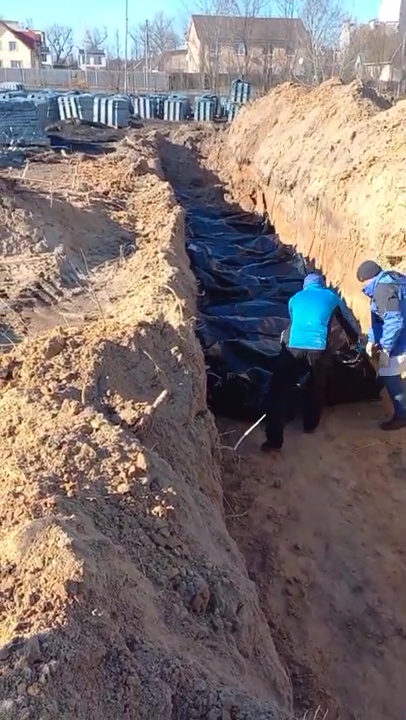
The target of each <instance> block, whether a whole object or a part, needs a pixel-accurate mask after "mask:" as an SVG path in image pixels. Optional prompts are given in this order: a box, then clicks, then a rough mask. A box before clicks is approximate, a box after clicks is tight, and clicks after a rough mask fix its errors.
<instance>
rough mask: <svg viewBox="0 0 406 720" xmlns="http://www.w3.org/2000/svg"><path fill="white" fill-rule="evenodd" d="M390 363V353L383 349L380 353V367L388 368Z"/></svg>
mask: <svg viewBox="0 0 406 720" xmlns="http://www.w3.org/2000/svg"><path fill="white" fill-rule="evenodd" d="M389 365H390V355H389V353H388V352H387V350H381V351H380V353H379V367H380V368H387V367H389Z"/></svg>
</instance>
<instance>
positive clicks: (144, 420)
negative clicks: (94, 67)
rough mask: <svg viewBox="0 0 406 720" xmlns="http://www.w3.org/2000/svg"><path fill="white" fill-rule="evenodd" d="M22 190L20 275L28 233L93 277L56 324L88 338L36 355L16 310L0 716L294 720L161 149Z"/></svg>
mask: <svg viewBox="0 0 406 720" xmlns="http://www.w3.org/2000/svg"><path fill="white" fill-rule="evenodd" d="M68 171H69V173H70V176H69V174H68ZM29 172H31V173H32V175H31V176H30V175H29V173H28V172H27V174H26V176H25V177H24V178H21V179H19V180H16V181H14V182H15V184H14V187H13V189H12V190H11V189H10V178H7V177H6V178H4V179H3V183H4V185H5V190H4V193H5V198H6V212H8V213H9V216H8V225H7V228H8V231H7V232H8V234H6V233H5V232H4V233H3V247H4V248H5V249H6V251H7V252H8V253H14V257H15V258H16V259H17V261H18V263H21V264H22V265H23V264H24V263H25V262H28V261H27V259H26V258H28V257H31V256H30V236H29V229H30V228H31V227H34V226H37V225H39V227H40V228H46V230H45V231H44V236H45V237H46V238H48V239H49V238H50V237H51V236H52V234H51V233H50V230H51V229H52V228H56V230H55V234H57V237H58V242H59V240H61V242H62V244H63V246H64V254H66V256H67V257H74V258H75V259H77V261H78V262H79V261H80V257H83V255H82V252H81V251H83V253H84V254H85V256H87V258H88V261H87V264H89V263H90V260H91V261H92V262H94V267H89V272H87V270H86V267H85V268H84V270H83V272H84V278H85V280H86V281H87V286H86V287H85V288H84V289H83V288H81V287H80V286H79V291H80V293H79V294H78V295H77V296H75V297H74V298H73V299H72V300H71V304H69V303H68V301H67V298H66V297H63V298H62V299H61V300H60V301H59V304H57V305H56V307H55V309H54V313H55V317H56V316H57V315H58V313H60V312H61V311H60V307H61V306H62V305H63V304H64V303H65V305H67V307H68V309H69V308H70V307H72V306H73V307H74V308H75V311H76V312H77V318H76V323H77V324H76V325H75V324H74V323H73V322H72V321H71V319H70V317H68V318H66V316H65V319H67V323H66V324H65V326H64V327H58V328H55V329H54V330H52V331H51V333H50V334H47V335H45V336H40V337H36V333H37V332H38V329H39V327H40V326H41V322H39V321H38V312H37V307H36V306H35V305H34V307H32V306H31V307H29V306H28V305H27V304H24V303H22V306H21V308H20V311H19V314H18V318H21V316H22V315H24V328H25V333H26V335H27V339H26V340H24V342H23V343H22V344H21V345H19V346H17V347H16V348H14V349H12V350H11V352H9V353H8V354H5V355H3V356H2V360H1V372H0V378H1V390H0V408H1V412H0V418H1V419H0V425H1V427H0V457H1V460H2V481H1V485H0V493H1V498H0V508H1V510H0V514H1V535H0V556H1V596H2V598H3V602H2V604H1V607H0V613H1V622H0V625H1V645H0V672H1V676H0V677H1V697H0V715H1V717H4V718H11V719H15V720H39V719H40V718H41V719H43V720H45V719H47V720H56V719H57V718H58V720H59V719H61V718H66V720H68V719H69V720H71V719H73V718H75V720H80V719H82V718H83V720H84V719H86V720H99V719H101V718H113V717H120V718H123V719H124V718H128V719H130V718H133V719H134V720H135V719H136V720H141V719H142V718H146V719H147V718H148V719H150V720H158V719H159V718H162V720H169V719H170V718H173V719H174V720H175V719H179V720H182V719H184V720H189V718H209V719H210V720H233V719H234V718H238V720H243V719H244V718H245V719H246V720H249V719H251V718H252V720H254V719H255V720H256V719H258V720H261V719H262V720H271V719H275V720H276V719H278V720H282V719H283V718H286V719H287V718H288V717H290V706H291V687H290V683H289V680H288V678H287V675H286V673H285V671H284V669H283V668H282V665H281V663H280V661H279V658H278V655H277V653H276V651H275V648H274V644H273V640H272V636H271V632H270V630H269V627H268V625H267V623H266V620H265V617H264V615H263V613H262V611H261V610H260V607H259V601H258V596H257V592H256V589H255V586H254V585H253V584H252V583H251V582H250V580H249V578H248V575H247V571H246V567H245V563H244V560H243V558H242V555H241V554H240V553H239V551H238V549H237V546H236V545H235V543H234V541H233V540H232V539H231V537H230V535H229V533H228V532H227V529H226V525H225V514H224V511H223V506H222V490H221V482H220V451H219V444H218V436H217V433H216V429H215V425H214V421H213V418H212V417H211V415H210V414H209V413H208V412H207V409H206V400H205V368H204V362H203V358H202V354H201V352H200V348H199V346H198V343H197V341H196V339H195V335H194V322H193V317H194V315H195V300H194V298H195V285H194V279H193V276H192V274H191V271H190V269H189V266H188V261H187V257H186V253H185V247H184V228H183V213H182V211H181V210H180V208H179V207H178V206H177V204H176V203H175V200H174V196H173V194H172V190H171V188H170V186H169V185H168V183H166V182H165V181H164V180H163V179H162V171H161V168H160V163H159V159H158V156H157V152H156V149H155V136H154V134H152V135H151V136H148V137H146V138H137V137H135V136H133V137H132V138H130V139H129V141H128V142H127V144H126V145H125V146H122V147H119V148H118V151H117V153H116V154H115V155H112V156H108V157H106V158H104V159H100V160H94V159H93V160H91V159H82V160H81V161H80V162H79V161H78V162H76V161H74V162H73V163H72V164H69V163H63V164H62V165H61V164H56V165H54V164H52V165H50V164H49V163H45V164H41V162H38V163H37V164H36V166H35V168H33V169H32V170H29ZM34 176H35V185H34V181H33V178H34ZM72 176H73V178H76V179H77V180H76V179H75V182H76V181H77V185H76V190H75V191H72V189H71V186H70V185H71V183H72ZM41 179H43V181H42V184H41ZM28 181H30V184H28ZM50 182H51V183H52V184H53V197H52V203H51V201H50V199H49V184H50ZM85 183H86V187H84V184H85ZM27 185H28V189H27ZM7 203H9V205H8V206H7ZM3 208H4V205H3ZM16 218H18V219H19V223H20V224H18V223H17V220H16ZM33 218H34V220H33ZM20 220H21V222H20ZM30 223H31V224H30ZM75 223H76V224H75ZM21 228H23V231H21ZM129 229H131V232H132V233H133V235H135V238H136V251H135V252H133V253H132V254H130V256H129V257H127V258H126V256H123V255H120V252H119V251H120V246H121V242H122V237H123V235H125V237H126V238H127V233H128V232H129ZM41 231H42V230H41ZM11 237H14V240H15V245H13V242H12V240H11ZM37 241H38V240H37V237H35V242H37ZM55 243H56V241H55ZM51 249H52V248H49V249H47V250H46V251H45V258H44V262H47V261H48V260H49V267H50V270H49V272H50V274H52V273H53V275H52V276H53V277H54V276H55V275H57V272H58V270H60V269H59V268H57V267H56V264H52V263H53V259H52V257H51V256H52V252H51ZM19 250H20V252H18V251H19ZM21 251H23V252H21ZM47 252H48V256H49V257H48V256H47V255H46V253H47ZM6 257H7V258H10V254H9V255H7V256H6ZM109 258H117V260H110V262H106V261H107V260H108V259H109ZM47 267H48V266H47ZM59 277H60V278H61V282H62V284H63V273H62V271H59ZM103 282H104V283H106V282H107V287H105V288H104V289H102V287H101V286H102V284H103ZM10 295H11V292H10ZM9 305H10V307H11V300H10V301H9ZM89 307H91V308H92V314H96V315H97V319H96V320H95V321H91V322H89V321H88V320H86V321H85V322H84V319H85V318H83V316H82V317H81V318H80V317H79V314H80V311H83V308H84V309H85V310H86V311H87V309H88V308H89ZM17 312H18V311H17V310H14V312H13V311H10V310H9V317H8V320H9V321H10V322H12V321H13V318H15V317H17V315H16V313H17ZM55 317H53V319H52V321H53V320H55ZM80 320H81V322H80ZM49 322H51V321H49ZM16 323H17V320H16Z"/></svg>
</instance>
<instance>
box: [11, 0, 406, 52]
mask: <svg viewBox="0 0 406 720" xmlns="http://www.w3.org/2000/svg"><path fill="white" fill-rule="evenodd" d="M342 2H343V5H344V7H345V10H346V11H348V12H349V13H351V15H352V16H354V17H356V18H357V19H359V20H362V21H367V20H371V19H373V18H376V17H377V16H378V10H379V5H380V2H379V0H342ZM386 2H389V3H391V2H392V3H396V2H400V0H386ZM128 5H129V7H128V16H129V25H130V27H131V26H132V25H133V26H134V25H137V24H138V23H140V22H143V21H145V20H146V19H151V18H152V17H153V15H154V13H155V12H157V11H158V10H164V12H165V14H166V15H172V16H174V17H177V18H178V23H177V25H178V27H179V30H181V29H182V27H183V24H184V22H183V21H184V19H185V18H186V17H187V16H188V14H190V13H191V12H193V11H196V9H195V7H194V6H193V0H191V2H190V13H188V10H187V8H188V2H187V0H166V2H164V1H163V0H148V2H146V3H139V2H137V3H136V2H134V0H128ZM275 5H276V2H275ZM10 8H12V16H11V15H10V17H6V16H5V14H4V9H3V10H2V12H3V17H4V19H8V20H18V21H20V22H22V21H25V20H27V19H28V18H32V20H33V23H34V26H35V28H36V29H38V30H45V29H46V28H47V27H48V26H49V25H52V23H54V22H56V23H59V24H63V25H69V26H72V27H74V29H75V40H76V42H77V43H80V42H81V40H82V38H83V35H84V31H85V29H86V28H88V27H102V26H104V25H105V26H107V27H108V29H109V34H110V36H111V38H113V35H114V32H115V30H116V29H119V30H120V33H123V31H124V26H125V0H116V2H112V1H111V0H85V1H83V0H69V1H68V2H57V3H55V2H50V1H49V0H41V1H40V2H36V3H33V2H32V0H13V2H12V3H11V4H10ZM7 12H8V11H7ZM10 12H11V11H10ZM275 14H277V12H275Z"/></svg>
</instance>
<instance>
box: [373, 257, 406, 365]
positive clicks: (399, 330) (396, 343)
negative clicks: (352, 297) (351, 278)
mask: <svg viewBox="0 0 406 720" xmlns="http://www.w3.org/2000/svg"><path fill="white" fill-rule="evenodd" d="M364 293H365V295H366V296H367V297H369V298H370V300H371V329H370V331H369V333H368V340H369V341H370V342H372V343H376V344H377V345H379V346H380V347H381V348H382V349H383V350H386V351H387V352H388V353H389V354H390V355H395V356H396V355H403V353H405V352H406V276H405V275H402V274H401V273H398V272H394V271H393V272H390V271H386V270H382V272H380V273H379V275H376V277H374V278H372V280H370V281H369V283H368V284H367V285H365V287H364Z"/></svg>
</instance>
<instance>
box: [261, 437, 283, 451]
mask: <svg viewBox="0 0 406 720" xmlns="http://www.w3.org/2000/svg"><path fill="white" fill-rule="evenodd" d="M261 450H262V452H264V453H271V452H274V453H278V452H280V451H281V448H280V447H279V448H276V447H274V446H273V444H272V443H271V442H269V440H266V442H264V443H262V445H261Z"/></svg>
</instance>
